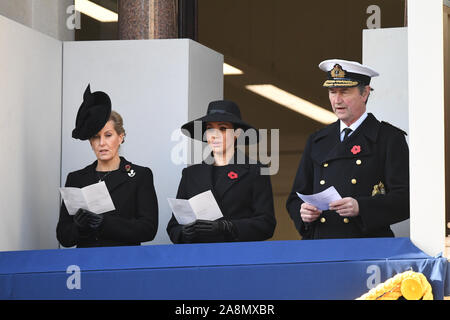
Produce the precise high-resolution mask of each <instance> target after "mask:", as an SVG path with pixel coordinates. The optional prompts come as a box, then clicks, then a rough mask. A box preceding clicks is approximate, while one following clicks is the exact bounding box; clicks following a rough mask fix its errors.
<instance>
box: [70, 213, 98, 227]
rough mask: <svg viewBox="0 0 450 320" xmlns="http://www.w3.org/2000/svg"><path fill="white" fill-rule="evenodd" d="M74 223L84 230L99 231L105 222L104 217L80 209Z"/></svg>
mask: <svg viewBox="0 0 450 320" xmlns="http://www.w3.org/2000/svg"><path fill="white" fill-rule="evenodd" d="M73 221H74V222H75V224H76V225H77V226H78V228H80V229H82V230H86V229H93V230H95V229H98V228H99V227H100V225H101V224H102V222H103V215H101V214H96V213H93V212H91V211H89V210H85V209H78V211H77V213H75V216H74V217H73Z"/></svg>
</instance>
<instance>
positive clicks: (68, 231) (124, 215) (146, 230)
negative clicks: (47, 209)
mask: <svg viewBox="0 0 450 320" xmlns="http://www.w3.org/2000/svg"><path fill="white" fill-rule="evenodd" d="M96 166H97V161H95V162H94V163H93V164H91V165H89V166H87V167H86V168H84V169H81V170H78V171H75V172H71V173H69V175H68V176H67V181H66V184H65V186H66V187H77V188H82V187H85V186H88V185H91V184H94V183H97V182H99V177H98V175H97V173H96V170H95V169H96ZM131 170H134V175H133V172H132V171H131ZM104 181H105V184H106V187H107V188H108V191H109V193H110V195H111V198H112V201H113V203H114V207H115V208H116V209H115V210H114V211H110V212H106V213H104V214H103V222H102V224H101V226H100V228H99V229H98V230H96V231H95V232H80V231H79V229H78V228H77V226H76V225H75V223H74V221H73V216H70V215H69V213H68V212H67V209H66V206H65V205H64V201H63V202H62V205H61V210H60V215H59V221H58V225H57V228H56V235H57V239H58V241H59V242H60V243H61V245H63V246H64V247H72V246H75V245H76V246H77V247H101V246H127V245H128V246H131V245H140V244H141V242H146V241H151V240H153V239H154V237H155V235H156V231H157V229H158V201H157V197H156V193H155V188H154V185H153V174H152V171H151V170H150V169H149V168H146V167H141V166H138V165H135V164H132V163H131V162H128V161H127V160H125V159H124V158H122V157H121V158H120V167H119V169H118V170H116V171H112V172H111V173H110V174H108V175H107V176H105V178H104Z"/></svg>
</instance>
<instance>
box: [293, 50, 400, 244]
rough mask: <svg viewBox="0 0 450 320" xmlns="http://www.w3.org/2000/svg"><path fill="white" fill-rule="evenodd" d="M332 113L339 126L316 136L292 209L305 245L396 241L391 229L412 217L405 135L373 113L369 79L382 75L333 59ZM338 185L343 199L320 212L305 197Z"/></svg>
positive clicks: (327, 65) (329, 68) (326, 67)
mask: <svg viewBox="0 0 450 320" xmlns="http://www.w3.org/2000/svg"><path fill="white" fill-rule="evenodd" d="M319 68H320V69H321V70H323V71H325V72H327V74H328V79H327V80H326V81H325V82H324V84H323V86H324V87H326V88H328V94H329V99H330V103H331V106H332V108H333V111H334V113H335V114H336V116H337V117H338V120H337V121H336V122H334V123H332V124H330V125H328V126H326V127H324V128H323V129H320V130H318V131H317V132H315V133H313V134H312V135H311V136H310V137H309V139H308V141H307V143H306V147H305V150H304V153H303V156H302V159H301V161H300V165H299V168H298V171H297V174H296V177H295V180H294V185H293V187H292V192H291V193H290V195H289V197H288V199H287V203H286V207H287V210H288V212H289V215H290V216H291V218H292V220H293V221H294V224H295V227H296V228H297V230H298V232H299V233H300V235H301V236H302V238H303V239H326V238H360V237H393V236H394V234H393V232H392V230H391V228H390V225H391V224H394V223H397V222H400V221H402V220H405V219H408V218H409V151H408V145H407V143H406V140H405V135H406V133H405V132H403V131H402V130H400V129H398V128H396V127H394V126H393V125H391V124H389V123H387V122H384V121H381V122H380V121H378V120H377V119H376V118H375V116H374V115H373V114H372V113H367V111H366V103H367V99H368V97H369V94H370V91H371V90H372V89H371V87H370V80H371V78H372V77H374V76H378V75H379V74H378V73H377V72H376V71H374V70H373V69H371V68H369V67H367V66H364V65H361V64H359V63H357V62H353V61H346V60H338V59H333V60H326V61H323V62H321V63H320V64H319ZM331 186H334V187H335V188H336V190H337V192H338V193H339V194H340V196H341V197H342V199H341V200H337V201H333V202H331V203H330V204H329V209H328V210H323V211H321V210H318V209H317V208H316V207H314V206H313V205H312V204H309V203H307V202H304V201H302V200H301V199H300V198H299V197H298V196H297V192H298V193H300V194H307V195H309V194H315V193H318V192H321V191H324V190H325V189H327V188H329V187H331Z"/></svg>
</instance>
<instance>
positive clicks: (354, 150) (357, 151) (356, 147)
mask: <svg viewBox="0 0 450 320" xmlns="http://www.w3.org/2000/svg"><path fill="white" fill-rule="evenodd" d="M350 151H351V152H352V153H353V154H358V153H360V152H361V146H353V148H352V150H350Z"/></svg>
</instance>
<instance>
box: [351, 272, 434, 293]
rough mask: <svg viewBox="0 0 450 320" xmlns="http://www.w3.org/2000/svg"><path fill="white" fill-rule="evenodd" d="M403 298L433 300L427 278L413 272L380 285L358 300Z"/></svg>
mask: <svg viewBox="0 0 450 320" xmlns="http://www.w3.org/2000/svg"><path fill="white" fill-rule="evenodd" d="M401 296H403V297H404V298H405V299H407V300H419V299H421V298H422V299H423V300H433V293H432V290H431V285H430V283H429V282H428V280H427V278H426V277H425V276H424V275H423V274H422V273H419V272H414V271H411V270H410V271H405V272H403V273H399V274H397V275H395V276H394V277H392V278H390V279H388V280H386V281H385V282H384V283H380V284H379V285H377V286H376V287H375V288H373V289H371V290H370V291H369V292H367V293H366V294H363V295H362V296H361V297H359V298H357V299H356V300H397V299H398V298H400V297H401Z"/></svg>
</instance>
